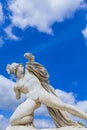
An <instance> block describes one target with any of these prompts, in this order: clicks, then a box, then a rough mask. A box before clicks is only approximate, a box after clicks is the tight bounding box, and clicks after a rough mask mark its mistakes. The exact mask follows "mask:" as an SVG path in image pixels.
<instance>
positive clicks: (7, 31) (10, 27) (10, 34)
mask: <svg viewBox="0 0 87 130" xmlns="http://www.w3.org/2000/svg"><path fill="white" fill-rule="evenodd" d="M4 31H5V32H6V34H7V36H8V37H9V38H10V39H13V40H18V39H19V38H18V37H17V36H16V35H14V34H13V32H12V26H11V25H9V26H8V27H6V28H5V29H4Z"/></svg>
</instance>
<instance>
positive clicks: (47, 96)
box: [39, 88, 87, 120]
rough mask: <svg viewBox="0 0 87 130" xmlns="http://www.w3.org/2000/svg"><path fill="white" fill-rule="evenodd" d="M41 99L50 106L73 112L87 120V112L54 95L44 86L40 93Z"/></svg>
mask: <svg viewBox="0 0 87 130" xmlns="http://www.w3.org/2000/svg"><path fill="white" fill-rule="evenodd" d="M39 101H40V103H43V104H45V105H46V106H48V107H51V108H56V109H60V110H63V111H67V112H68V113H70V114H72V115H73V116H77V117H79V118H82V119H85V120H87V114H86V113H84V112H82V111H80V110H78V109H77V108H75V107H74V106H72V105H68V104H65V103H63V102H62V101H61V100H60V99H59V98H58V97H56V96H54V95H53V94H51V93H48V92H47V91H45V90H44V89H43V88H42V89H41V91H40V94H39Z"/></svg>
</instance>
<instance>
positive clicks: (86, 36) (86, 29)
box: [82, 26, 87, 44]
mask: <svg viewBox="0 0 87 130" xmlns="http://www.w3.org/2000/svg"><path fill="white" fill-rule="evenodd" d="M82 34H83V36H84V38H85V40H86V44H87V26H86V28H85V29H84V30H82Z"/></svg>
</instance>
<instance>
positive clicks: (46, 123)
mask: <svg viewBox="0 0 87 130" xmlns="http://www.w3.org/2000/svg"><path fill="white" fill-rule="evenodd" d="M34 123H35V127H36V128H38V129H40V128H55V125H54V123H53V122H52V120H50V119H36V120H34Z"/></svg>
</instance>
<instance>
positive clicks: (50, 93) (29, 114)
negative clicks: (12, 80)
mask: <svg viewBox="0 0 87 130" xmlns="http://www.w3.org/2000/svg"><path fill="white" fill-rule="evenodd" d="M24 57H25V58H27V59H28V60H29V61H28V62H27V63H26V67H25V69H24V65H23V64H20V63H12V64H11V65H7V71H8V73H9V74H11V73H13V74H14V75H15V76H16V77H17V81H16V84H15V86H14V90H15V92H16V97H17V99H18V98H20V93H24V94H25V95H26V101H25V102H23V103H22V104H21V105H19V106H18V108H17V109H16V110H15V112H14V113H13V115H12V116H11V119H10V122H11V125H12V126H15V125H28V126H33V127H34V123H33V118H34V111H35V110H36V109H37V108H38V107H40V105H41V104H44V105H46V107H47V109H48V112H49V114H50V115H51V117H52V118H53V121H54V123H55V125H56V127H57V128H59V127H64V126H79V124H77V123H75V122H74V121H72V120H71V119H70V117H69V116H68V115H67V112H68V113H70V114H72V115H73V116H77V117H80V118H82V119H85V120H87V114H85V113H84V112H82V111H80V110H78V109H77V108H75V107H74V106H72V105H68V104H65V103H63V101H61V100H60V98H59V97H58V96H57V95H56V94H55V91H54V89H53V87H51V85H50V84H49V79H48V78H49V75H48V72H47V70H46V69H45V67H44V66H43V65H41V64H39V63H37V62H35V59H34V56H33V55H32V54H31V53H25V54H24Z"/></svg>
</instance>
